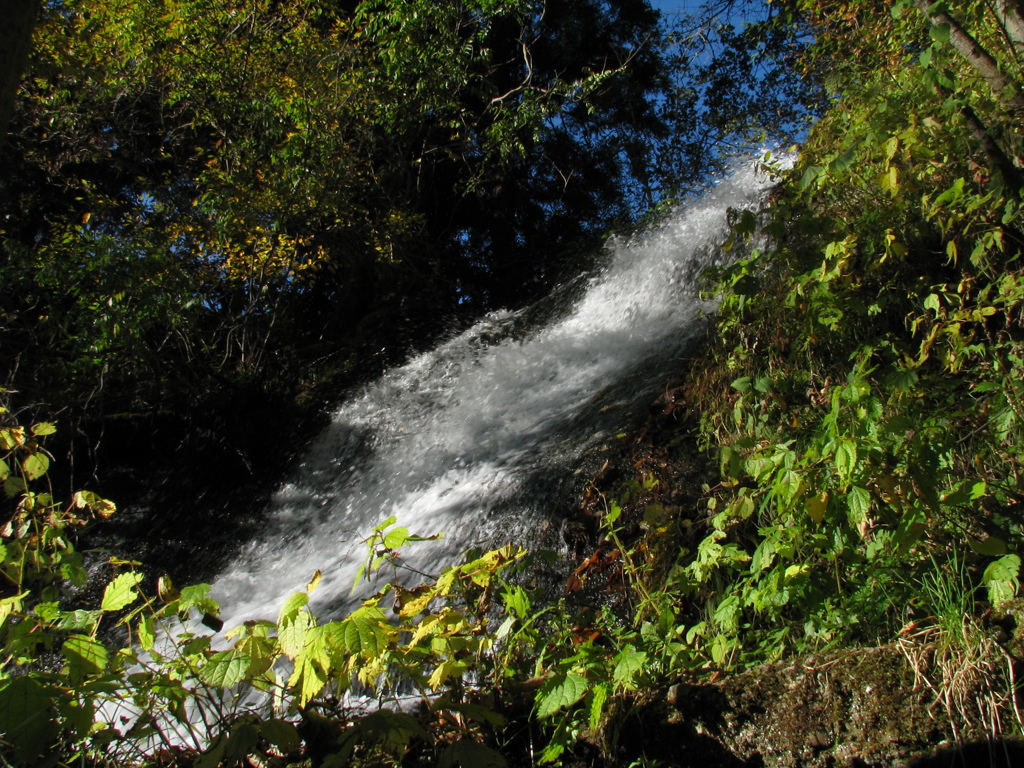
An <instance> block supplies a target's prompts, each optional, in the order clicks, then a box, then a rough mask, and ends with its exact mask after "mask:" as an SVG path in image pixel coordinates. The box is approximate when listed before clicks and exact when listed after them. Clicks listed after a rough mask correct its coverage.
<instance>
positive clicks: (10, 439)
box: [0, 427, 25, 451]
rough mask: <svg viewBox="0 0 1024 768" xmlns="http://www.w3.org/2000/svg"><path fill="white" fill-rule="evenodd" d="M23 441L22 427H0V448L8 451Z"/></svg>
mask: <svg viewBox="0 0 1024 768" xmlns="http://www.w3.org/2000/svg"><path fill="white" fill-rule="evenodd" d="M24 443H25V428H24V427H5V428H3V429H0V449H3V450H5V451H9V450H11V449H13V448H14V447H16V446H19V445H23V444H24Z"/></svg>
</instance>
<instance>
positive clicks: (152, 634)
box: [136, 616, 156, 651]
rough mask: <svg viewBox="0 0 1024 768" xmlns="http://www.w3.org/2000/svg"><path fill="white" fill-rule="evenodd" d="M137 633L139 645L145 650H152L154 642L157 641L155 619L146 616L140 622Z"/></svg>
mask: <svg viewBox="0 0 1024 768" xmlns="http://www.w3.org/2000/svg"><path fill="white" fill-rule="evenodd" d="M136 633H137V634H138V638H139V646H141V648H142V650H144V651H152V650H153V643H154V642H155V641H156V630H155V628H154V626H153V619H152V618H151V617H149V616H144V617H143V618H142V619H141V620H140V621H139V623H138V626H137V628H136Z"/></svg>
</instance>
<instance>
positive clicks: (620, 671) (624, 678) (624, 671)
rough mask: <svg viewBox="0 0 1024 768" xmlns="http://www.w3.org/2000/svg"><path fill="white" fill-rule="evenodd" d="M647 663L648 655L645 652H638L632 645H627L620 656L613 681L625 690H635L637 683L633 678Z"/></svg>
mask: <svg viewBox="0 0 1024 768" xmlns="http://www.w3.org/2000/svg"><path fill="white" fill-rule="evenodd" d="M646 661H647V654H646V653H645V652H644V651H638V650H636V649H635V648H633V646H632V645H627V646H626V647H625V648H624V649H623V650H622V653H620V654H619V657H618V661H617V663H616V664H615V672H613V673H612V679H613V680H614V681H615V682H616V683H618V684H620V685H622V686H623V687H624V688H627V689H632V688H635V687H636V683H635V682H634V679H633V678H634V677H635V676H636V673H637V672H639V671H640V670H641V669H643V667H644V663H645V662H646Z"/></svg>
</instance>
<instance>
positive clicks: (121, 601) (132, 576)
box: [100, 571, 142, 611]
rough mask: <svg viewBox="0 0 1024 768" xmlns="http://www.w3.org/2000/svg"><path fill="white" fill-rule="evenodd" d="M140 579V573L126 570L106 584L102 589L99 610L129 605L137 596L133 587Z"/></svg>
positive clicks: (116, 608)
mask: <svg viewBox="0 0 1024 768" xmlns="http://www.w3.org/2000/svg"><path fill="white" fill-rule="evenodd" d="M140 581H142V574H141V573H136V572H135V571H128V572H127V573H122V574H120V575H119V576H115V577H114V580H113V581H111V582H110V583H109V584H107V588H106V589H104V590H103V602H102V603H100V610H101V611H120V610H121V609H122V608H124V607H126V606H128V605H131V604H132V603H134V602H135V600H136V599H137V598H138V597H139V593H138V592H137V591H136V590H135V587H137V586H138V585H139V582H140Z"/></svg>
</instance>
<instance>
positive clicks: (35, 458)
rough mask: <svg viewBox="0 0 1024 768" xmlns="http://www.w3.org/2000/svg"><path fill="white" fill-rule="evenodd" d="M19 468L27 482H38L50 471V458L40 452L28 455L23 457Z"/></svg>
mask: <svg viewBox="0 0 1024 768" xmlns="http://www.w3.org/2000/svg"><path fill="white" fill-rule="evenodd" d="M21 468H22V469H23V470H24V472H25V477H26V478H28V479H29V480H38V479H39V478H40V477H42V476H43V475H45V474H46V473H47V471H48V470H49V469H50V458H49V456H47V455H46V454H45V453H42V452H40V451H36V452H35V453H30V454H29V455H28V456H26V457H25V460H24V461H23V462H21Z"/></svg>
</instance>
